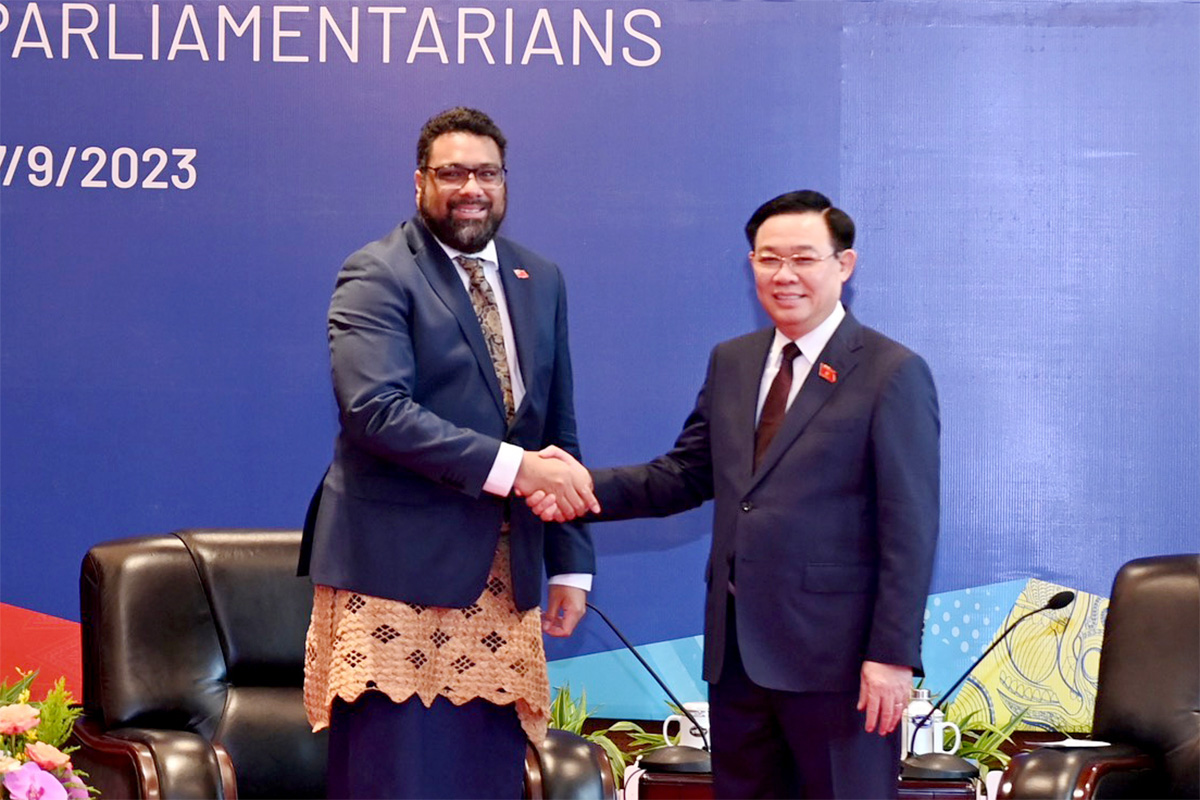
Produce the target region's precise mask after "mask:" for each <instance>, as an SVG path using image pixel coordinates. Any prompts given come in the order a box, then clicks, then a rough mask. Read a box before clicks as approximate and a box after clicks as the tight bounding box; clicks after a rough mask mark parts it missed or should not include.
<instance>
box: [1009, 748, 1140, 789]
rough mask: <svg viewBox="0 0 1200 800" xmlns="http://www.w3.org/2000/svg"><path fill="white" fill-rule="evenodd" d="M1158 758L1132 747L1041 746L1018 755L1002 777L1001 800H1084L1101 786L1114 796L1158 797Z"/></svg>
mask: <svg viewBox="0 0 1200 800" xmlns="http://www.w3.org/2000/svg"><path fill="white" fill-rule="evenodd" d="M1157 767H1158V765H1157V763H1156V762H1155V760H1154V759H1153V758H1152V757H1151V756H1150V755H1149V754H1148V753H1146V752H1145V751H1143V750H1141V749H1139V748H1137V747H1134V746H1132V745H1125V744H1117V745H1108V746H1107V747H1042V748H1039V749H1037V750H1034V751H1033V752H1031V753H1022V754H1021V755H1017V756H1014V757H1013V760H1012V761H1011V762H1010V763H1009V765H1008V767H1007V768H1006V769H1005V770H1004V774H1003V775H1002V776H1001V777H1000V789H999V791H998V792H997V800H1018V798H1038V800H1055V799H1056V798H1062V800H1084V799H1085V798H1090V797H1095V796H1096V793H1097V790H1098V789H1099V788H1100V784H1101V783H1102V782H1103V783H1104V794H1105V796H1109V797H1156V796H1159V795H1158V794H1157V792H1158V791H1160V783H1161V776H1160V774H1159V772H1158V769H1157Z"/></svg>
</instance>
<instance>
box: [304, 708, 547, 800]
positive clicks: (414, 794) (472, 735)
mask: <svg viewBox="0 0 1200 800" xmlns="http://www.w3.org/2000/svg"><path fill="white" fill-rule="evenodd" d="M525 742H526V738H525V731H524V730H523V729H522V728H521V723H520V721H519V720H518V719H517V712H516V709H514V708H513V706H511V705H507V706H497V705H494V704H492V703H488V702H486V701H484V700H472V701H470V702H469V703H465V704H463V705H461V706H456V705H454V704H453V703H451V702H450V701H449V700H447V699H446V698H444V697H439V698H437V699H436V700H435V701H434V703H433V705H432V706H430V707H429V708H425V706H424V705H423V704H422V703H421V701H420V700H419V699H417V698H416V697H412V698H410V699H409V700H407V701H405V702H403V703H393V702H392V701H391V700H390V699H389V698H388V697H387V695H385V694H383V693H382V692H366V693H364V694H363V695H362V696H361V697H359V699H358V700H356V701H355V702H353V703H346V702H343V701H342V700H341V699H340V698H338V699H335V700H334V702H333V708H332V710H331V714H330V720H329V777H328V783H327V786H328V796H329V797H330V798H331V800H350V799H351V798H353V799H355V800H359V799H361V800H368V799H369V800H381V799H382V798H464V799H465V798H519V797H521V796H522V795H523V794H524V780H525Z"/></svg>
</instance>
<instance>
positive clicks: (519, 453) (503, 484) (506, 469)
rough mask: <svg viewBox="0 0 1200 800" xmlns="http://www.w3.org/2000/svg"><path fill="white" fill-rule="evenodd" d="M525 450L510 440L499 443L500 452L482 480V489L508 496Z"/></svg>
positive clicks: (515, 480) (499, 495)
mask: <svg viewBox="0 0 1200 800" xmlns="http://www.w3.org/2000/svg"><path fill="white" fill-rule="evenodd" d="M524 455H525V451H524V450H522V449H521V448H519V447H517V446H516V445H515V444H512V443H510V442H501V443H500V452H498V453H496V460H495V461H493V462H492V471H491V472H489V473H488V476H487V480H486V481H484V482H483V490H484V491H485V492H487V493H488V494H494V495H496V496H498V497H508V496H509V495H510V494H512V488H513V484H514V483H516V482H517V472H518V470H520V469H521V458H522V457H523V456H524Z"/></svg>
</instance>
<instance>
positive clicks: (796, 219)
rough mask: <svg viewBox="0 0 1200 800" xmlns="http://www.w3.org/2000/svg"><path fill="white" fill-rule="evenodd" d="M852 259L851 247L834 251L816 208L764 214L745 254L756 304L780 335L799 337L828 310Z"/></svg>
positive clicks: (834, 303)
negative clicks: (755, 293)
mask: <svg viewBox="0 0 1200 800" xmlns="http://www.w3.org/2000/svg"><path fill="white" fill-rule="evenodd" d="M857 258H858V254H857V253H855V252H854V251H853V250H843V251H842V252H840V253H835V252H834V244H833V237H832V236H831V235H830V233H829V225H828V224H827V223H826V221H825V217H824V215H822V214H821V213H819V212H815V211H814V212H801V213H796V214H777V215H776V216H773V217H768V218H767V219H766V220H764V221H763V223H762V225H761V226H760V227H759V229H758V233H757V234H756V235H755V237H754V250H753V251H752V252H751V253H750V265H751V267H752V268H753V270H754V288H755V291H756V292H757V293H758V302H760V303H762V307H763V308H764V309H765V310H766V312H767V315H768V316H770V317H771V320H772V321H773V322H774V323H775V327H776V328H778V329H779V330H780V332H782V333H783V335H784V336H787V337H788V338H789V339H799V338H800V337H801V336H803V335H804V334H806V333H808V332H809V331H811V330H812V329H813V328H815V327H817V326H818V325H820V324H821V323H822V322H824V321H825V318H826V317H828V316H829V315H830V314H831V313H832V312H833V309H834V308H835V307H836V306H837V303H838V300H840V299H841V296H842V284H844V283H845V282H846V281H847V280H849V279H850V275H851V274H852V273H853V272H854V264H855V261H856V260H857Z"/></svg>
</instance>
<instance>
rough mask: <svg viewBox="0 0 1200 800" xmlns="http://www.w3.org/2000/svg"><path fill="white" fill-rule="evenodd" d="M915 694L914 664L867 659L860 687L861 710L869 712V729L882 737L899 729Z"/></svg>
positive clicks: (867, 726) (867, 728)
mask: <svg viewBox="0 0 1200 800" xmlns="http://www.w3.org/2000/svg"><path fill="white" fill-rule="evenodd" d="M911 697H912V667H902V666H899V665H898V664H881V663H879V662H878V661H864V662H863V665H862V679H861V681H860V683H859V689H858V710H859V711H865V712H866V713H867V724H866V731H867V733H871V732H872V731H874V730H876V729H877V728H878V730H879V735H880V736H887V735H888V734H889V733H891V732H892V731H893V730H895V729H896V725H897V724H899V722H900V719H901V717H903V715H904V709H905V707H907V706H908V701H909V699H910V698H911Z"/></svg>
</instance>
